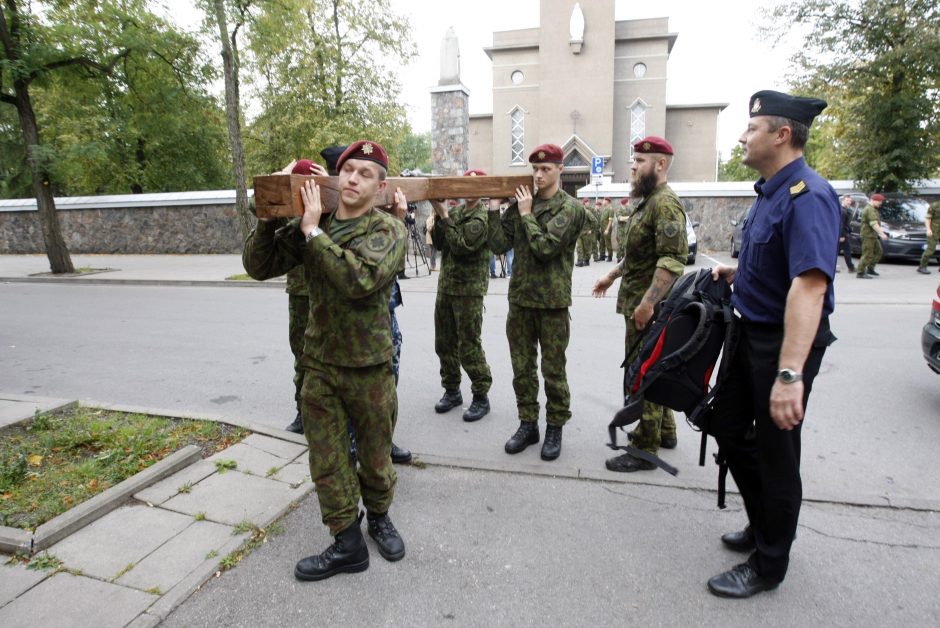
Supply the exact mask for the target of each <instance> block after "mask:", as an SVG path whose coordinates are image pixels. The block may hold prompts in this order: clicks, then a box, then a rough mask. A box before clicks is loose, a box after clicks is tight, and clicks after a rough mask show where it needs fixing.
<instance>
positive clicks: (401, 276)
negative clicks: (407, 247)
mask: <svg viewBox="0 0 940 628" xmlns="http://www.w3.org/2000/svg"><path fill="white" fill-rule="evenodd" d="M398 278H399V279H408V275H406V274H405V271H401V272H400V273H398Z"/></svg>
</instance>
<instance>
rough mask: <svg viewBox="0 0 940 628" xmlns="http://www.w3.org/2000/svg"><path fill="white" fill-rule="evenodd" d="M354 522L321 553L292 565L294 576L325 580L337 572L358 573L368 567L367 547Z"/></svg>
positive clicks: (359, 519)
mask: <svg viewBox="0 0 940 628" xmlns="http://www.w3.org/2000/svg"><path fill="white" fill-rule="evenodd" d="M361 521H362V513H360V514H359V517H358V518H357V519H356V522H355V523H354V524H352V525H351V526H349V527H348V528H346V529H345V530H343V531H342V532H340V533H339V534H337V535H336V538H335V540H334V541H333V544H332V545H330V546H329V547H328V548H326V550H324V552H323V553H322V554H317V555H316V556H308V557H307V558H304V559H301V560H300V561H299V562H298V563H297V566H295V567H294V577H295V578H297V579H298V580H325V579H326V578H329V577H330V576H335V575H336V574H338V573H358V572H360V571H365V570H366V569H368V568H369V548H368V547H366V541H365V539H364V538H362V530H361V529H360V528H359V522H361Z"/></svg>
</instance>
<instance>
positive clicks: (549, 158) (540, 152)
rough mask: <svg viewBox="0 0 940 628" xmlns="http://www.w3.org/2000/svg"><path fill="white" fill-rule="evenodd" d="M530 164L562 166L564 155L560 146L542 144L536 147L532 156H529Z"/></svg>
mask: <svg viewBox="0 0 940 628" xmlns="http://www.w3.org/2000/svg"><path fill="white" fill-rule="evenodd" d="M529 163H530V164H546V163H547V164H563V163H565V154H564V153H563V152H562V150H561V146H556V145H555V144H542V145H541V146H537V147H536V148H535V150H534V151H532V154H531V155H529Z"/></svg>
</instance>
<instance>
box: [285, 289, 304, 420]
mask: <svg viewBox="0 0 940 628" xmlns="http://www.w3.org/2000/svg"><path fill="white" fill-rule="evenodd" d="M308 316H310V301H309V300H308V299H307V296H306V295H296V294H289V295H287V334H288V339H289V340H290V351H291V353H293V354H294V402H295V403H296V404H297V411H298V412H300V390H301V388H302V387H303V385H304V370H303V368H301V366H300V359H301V358H302V357H303V355H304V331H305V330H306V329H307V317H308Z"/></svg>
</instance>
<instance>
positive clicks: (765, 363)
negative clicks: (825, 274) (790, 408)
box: [708, 319, 835, 582]
mask: <svg viewBox="0 0 940 628" xmlns="http://www.w3.org/2000/svg"><path fill="white" fill-rule="evenodd" d="M834 339H835V338H834V336H832V333H831V332H830V331H829V321H828V319H823V321H822V322H821V323H820V328H819V332H818V333H817V335H816V340H815V341H814V343H813V348H812V350H811V351H810V354H809V356H808V357H807V360H806V364H805V365H804V366H803V384H804V388H803V391H804V395H803V408H804V412H805V409H806V403H807V401H808V400H809V394H810V391H811V390H812V388H813V380H814V379H815V377H816V374H817V373H818V372H819V365H820V363H821V362H822V358H823V354H824V353H825V352H826V347H827V346H828V345H829V344H831V343H832V341H833V340H834ZM782 342H783V326H782V325H766V324H759V323H749V322H747V321H743V320H742V321H740V336H739V339H738V345H737V350H736V351H735V354H734V356H733V357H732V362H731V365H730V368H729V370H728V373H727V375H726V378H725V380H724V382H723V383H722V385H721V389H720V390H719V393H718V396H717V399H716V402H715V406H714V408H713V409H712V410H711V412H710V413H709V428H708V431H709V433H711V434H712V435H713V436H715V440H717V441H718V449H719V452H720V453H721V455H722V456H724V458H725V459H726V460H727V462H728V469H729V471H731V475H732V477H733V478H734V482H735V484H737V486H738V490H739V491H740V492H741V497H742V498H743V500H744V507H745V509H746V510H747V517H748V520H749V521H750V524H751V529H752V530H753V531H754V537H755V540H756V545H757V549H756V550H755V551H754V553H753V554H751V556H750V558H749V559H748V562H749V563H750V564H751V566H752V567H753V568H754V569H755V570H756V571H757V573H759V574H760V575H761V576H763V577H765V578H768V579H770V580H773V581H775V582H782V581H783V579H784V576H785V575H786V573H787V566H788V564H789V562H790V545H791V544H792V543H793V537H794V535H795V533H796V526H797V521H798V519H799V516H800V505H801V503H802V501H803V484H802V481H801V479H800V431H801V427H802V423H801V424H800V425H799V426H797V427H796V428H794V429H793V430H790V431H786V430H781V429H779V428H778V427H777V426H776V425H775V424H774V422H773V420H771V418H770V389H771V387H772V386H773V384H774V380H775V379H776V375H777V366H778V364H777V362H778V358H779V356H780V346H781V343H782Z"/></svg>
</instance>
